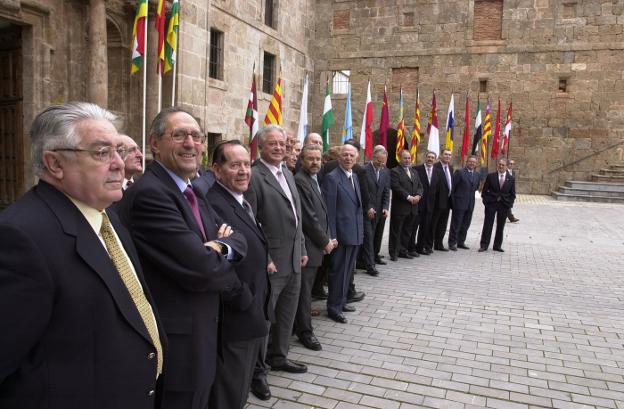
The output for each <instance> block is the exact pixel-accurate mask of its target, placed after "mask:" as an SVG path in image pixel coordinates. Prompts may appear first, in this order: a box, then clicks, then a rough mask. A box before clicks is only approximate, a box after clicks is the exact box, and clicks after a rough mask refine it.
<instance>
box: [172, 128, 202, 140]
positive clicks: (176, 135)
mask: <svg viewBox="0 0 624 409" xmlns="http://www.w3.org/2000/svg"><path fill="white" fill-rule="evenodd" d="M189 135H191V138H192V139H193V142H194V143H204V141H206V135H204V134H203V133H201V132H200V131H187V130H186V129H174V130H173V131H172V132H171V139H173V141H174V142H175V143H181V142H184V141H185V140H186V138H188V136H189Z"/></svg>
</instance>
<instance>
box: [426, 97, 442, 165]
mask: <svg viewBox="0 0 624 409" xmlns="http://www.w3.org/2000/svg"><path fill="white" fill-rule="evenodd" d="M427 132H428V133H429V142H428V143H427V149H428V150H430V151H431V152H435V154H436V156H439V155H440V131H439V128H438V108H437V106H436V97H435V91H433V97H432V99H431V112H429V123H428V125H427Z"/></svg>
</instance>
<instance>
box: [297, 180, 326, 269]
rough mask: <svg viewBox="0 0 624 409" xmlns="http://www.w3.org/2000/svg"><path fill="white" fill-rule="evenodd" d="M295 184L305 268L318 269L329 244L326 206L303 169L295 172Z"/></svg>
mask: <svg viewBox="0 0 624 409" xmlns="http://www.w3.org/2000/svg"><path fill="white" fill-rule="evenodd" d="M295 183H296V185H297V190H298V191H299V197H300V198H301V218H302V219H303V235H304V237H305V246H306V252H307V253H308V264H306V267H318V266H320V265H321V264H322V263H323V255H324V249H325V246H326V245H327V243H329V219H328V217H327V206H326V205H325V200H323V196H322V195H321V192H320V191H319V188H317V186H316V182H315V181H314V179H312V177H311V176H310V175H309V174H308V172H307V171H306V170H305V169H301V170H300V171H299V172H297V174H296V175H295Z"/></svg>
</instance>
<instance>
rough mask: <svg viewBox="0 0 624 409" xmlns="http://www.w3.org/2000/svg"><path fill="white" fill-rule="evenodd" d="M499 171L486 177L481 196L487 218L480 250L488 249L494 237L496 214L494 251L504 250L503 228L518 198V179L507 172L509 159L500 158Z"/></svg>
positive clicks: (484, 223) (484, 221)
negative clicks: (493, 227) (493, 229)
mask: <svg viewBox="0 0 624 409" xmlns="http://www.w3.org/2000/svg"><path fill="white" fill-rule="evenodd" d="M496 168H497V171H496V172H493V173H490V174H489V175H487V178H485V184H484V185H483V191H482V192H481V197H482V199H483V204H484V205H485V219H484V220H483V231H482V232H481V247H480V248H479V251H480V252H482V251H487V248H488V246H489V245H490V239H491V237H492V226H493V225H494V216H496V235H495V236H494V246H493V247H492V248H493V250H494V251H500V252H501V253H502V252H503V251H504V250H503V248H502V247H501V246H502V244H503V230H504V229H505V221H506V219H507V213H509V209H511V208H512V207H513V204H514V200H515V199H516V181H515V180H514V178H513V177H512V176H511V175H510V174H509V173H508V172H507V159H499V160H498V165H497V167H496Z"/></svg>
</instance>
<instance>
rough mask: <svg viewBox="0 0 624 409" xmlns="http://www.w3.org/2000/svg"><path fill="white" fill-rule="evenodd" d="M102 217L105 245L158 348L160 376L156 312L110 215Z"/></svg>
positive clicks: (160, 364) (159, 359) (157, 349)
mask: <svg viewBox="0 0 624 409" xmlns="http://www.w3.org/2000/svg"><path fill="white" fill-rule="evenodd" d="M102 216H103V218H102V227H101V228H100V234H101V235H102V238H103V239H104V244H105V245H106V249H107V250H108V254H109V256H110V258H111V260H112V261H113V264H114V265H115V267H116V268H117V271H118V272H119V277H121V280H122V281H123V283H124V284H125V285H126V288H127V289H128V292H129V293H130V297H132V301H133V302H134V305H135V306H136V308H137V310H138V311H139V314H140V315H141V318H142V319H143V324H145V328H147V332H148V333H149V336H150V338H151V339H152V343H153V344H154V346H155V347H156V358H157V362H158V368H157V371H158V372H157V374H156V375H157V376H158V375H160V374H161V373H162V364H163V360H162V346H161V345H160V339H159V338H158V331H157V329H156V320H155V318H154V311H153V310H152V306H151V305H150V303H149V301H147V298H146V297H145V293H144V292H143V289H142V288H141V284H140V283H139V279H138V277H137V276H136V275H135V274H134V272H133V271H132V268H131V267H130V259H129V258H128V257H127V256H126V255H125V254H124V252H123V250H122V249H121V246H120V245H119V243H118V242H117V240H116V239H115V234H114V233H113V227H112V226H111V224H110V220H109V219H108V215H107V214H106V213H102Z"/></svg>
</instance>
